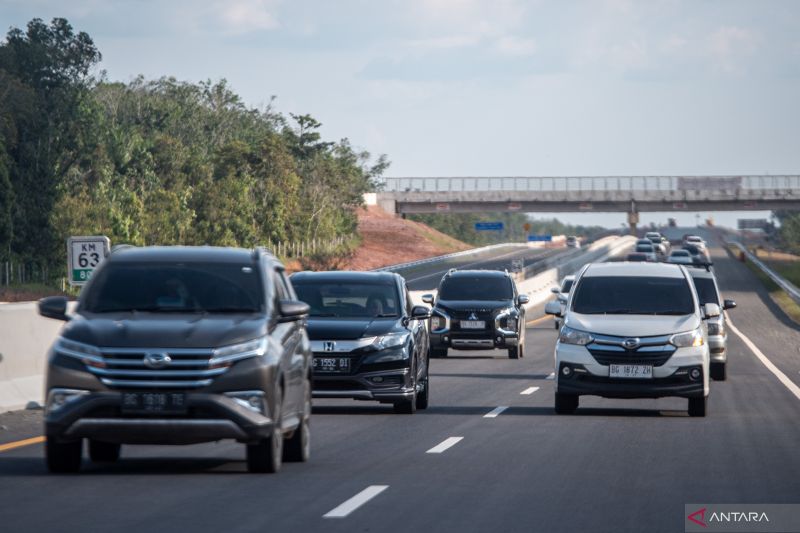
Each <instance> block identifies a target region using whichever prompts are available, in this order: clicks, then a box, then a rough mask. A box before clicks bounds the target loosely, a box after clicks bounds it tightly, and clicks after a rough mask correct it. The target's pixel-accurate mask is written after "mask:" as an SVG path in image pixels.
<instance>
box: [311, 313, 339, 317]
mask: <svg viewBox="0 0 800 533" xmlns="http://www.w3.org/2000/svg"><path fill="white" fill-rule="evenodd" d="M309 316H311V317H314V318H319V317H322V318H328V317H336V316H339V315H337V314H335V313H314V314H312V315H309Z"/></svg>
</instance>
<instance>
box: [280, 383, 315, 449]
mask: <svg viewBox="0 0 800 533" xmlns="http://www.w3.org/2000/svg"><path fill="white" fill-rule="evenodd" d="M305 390H306V392H305V401H304V404H303V414H302V416H301V417H300V425H299V426H297V429H295V430H294V434H293V435H292V436H291V438H289V439H287V440H286V442H284V444H283V460H284V461H286V462H287V463H305V462H306V461H308V459H309V457H311V427H310V424H309V422H310V419H311V381H309V380H306V388H305Z"/></svg>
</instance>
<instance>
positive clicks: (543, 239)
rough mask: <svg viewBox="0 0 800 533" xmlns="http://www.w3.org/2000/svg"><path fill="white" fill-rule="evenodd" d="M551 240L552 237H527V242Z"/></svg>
mask: <svg viewBox="0 0 800 533" xmlns="http://www.w3.org/2000/svg"><path fill="white" fill-rule="evenodd" d="M552 240H553V236H552V235H528V242H550V241H552Z"/></svg>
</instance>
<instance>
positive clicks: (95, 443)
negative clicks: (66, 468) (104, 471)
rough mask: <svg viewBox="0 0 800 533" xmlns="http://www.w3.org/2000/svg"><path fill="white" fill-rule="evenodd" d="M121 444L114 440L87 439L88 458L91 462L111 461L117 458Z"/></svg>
mask: <svg viewBox="0 0 800 533" xmlns="http://www.w3.org/2000/svg"><path fill="white" fill-rule="evenodd" d="M120 448H122V446H120V445H119V444H117V443H114V442H103V441H99V440H92V439H89V459H91V460H92V462H93V463H113V462H114V461H116V460H117V459H119V451H120Z"/></svg>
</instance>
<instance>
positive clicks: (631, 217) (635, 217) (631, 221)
mask: <svg viewBox="0 0 800 533" xmlns="http://www.w3.org/2000/svg"><path fill="white" fill-rule="evenodd" d="M631 208H632V209H631V212H630V213H628V225H629V226H630V228H631V235H633V236H636V225H637V224H638V223H639V212H638V211H636V206H631Z"/></svg>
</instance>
